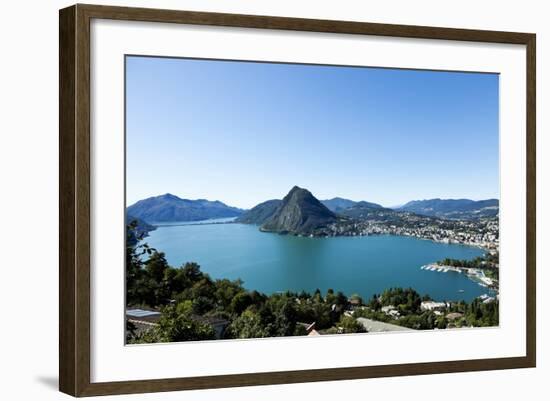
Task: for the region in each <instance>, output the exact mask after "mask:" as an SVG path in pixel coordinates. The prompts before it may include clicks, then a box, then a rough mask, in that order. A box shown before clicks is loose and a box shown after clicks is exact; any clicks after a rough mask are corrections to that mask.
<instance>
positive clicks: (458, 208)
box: [396, 198, 499, 220]
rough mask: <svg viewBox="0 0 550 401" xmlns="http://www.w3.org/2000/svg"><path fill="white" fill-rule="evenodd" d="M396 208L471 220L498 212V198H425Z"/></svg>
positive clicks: (421, 213) (445, 217) (427, 214)
mask: <svg viewBox="0 0 550 401" xmlns="http://www.w3.org/2000/svg"><path fill="white" fill-rule="evenodd" d="M396 210H398V211H406V212H412V213H416V214H420V215H424V216H432V217H438V218H440V219H463V220H472V219H477V218H482V217H494V216H497V215H498V212H499V201H498V199H486V200H480V201H473V200H470V199H439V198H437V199H427V200H416V201H411V202H409V203H407V204H405V205H403V206H401V207H399V208H397V209H396Z"/></svg>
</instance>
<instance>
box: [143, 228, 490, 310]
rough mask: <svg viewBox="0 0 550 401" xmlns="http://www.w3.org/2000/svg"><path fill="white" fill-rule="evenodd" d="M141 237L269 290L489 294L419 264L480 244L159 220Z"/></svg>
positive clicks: (175, 256)
mask: <svg viewBox="0 0 550 401" xmlns="http://www.w3.org/2000/svg"><path fill="white" fill-rule="evenodd" d="M145 242H147V243H149V245H151V246H152V247H153V248H156V249H157V250H159V251H162V252H164V253H165V254H166V258H167V260H168V262H169V264H170V265H171V266H174V267H178V266H181V265H182V264H183V263H185V262H197V263H198V264H199V265H200V266H201V270H202V271H203V272H206V273H208V274H209V275H210V276H211V277H213V278H228V279H232V280H233V279H241V280H243V282H244V287H245V288H247V289H249V290H258V291H260V292H264V293H267V294H271V293H274V292H278V291H286V290H291V291H296V292H299V291H301V290H305V291H308V292H313V291H315V289H317V288H319V289H320V290H321V291H322V292H323V293H325V292H326V290H327V289H329V288H332V289H334V291H342V292H343V293H344V294H346V295H347V296H350V295H351V294H354V293H357V294H359V295H361V296H362V297H363V298H364V299H366V300H367V299H369V298H370V297H371V296H372V295H373V294H376V293H380V292H382V291H383V290H384V289H387V288H390V287H412V288H414V289H416V290H417V291H418V292H419V293H420V294H421V295H424V294H429V295H430V296H431V297H432V298H433V299H436V300H449V301H450V300H461V299H464V300H465V301H471V300H472V299H473V298H475V297H478V296H480V295H482V294H485V293H490V291H489V290H488V289H487V288H484V287H482V286H480V285H479V284H477V283H475V282H473V281H471V280H470V279H468V278H467V277H466V276H465V275H464V274H459V273H455V272H447V273H443V272H435V271H427V270H421V269H420V267H421V266H423V265H426V264H428V263H433V262H435V261H438V260H441V259H443V258H446V257H449V258H455V259H471V258H474V257H476V256H481V255H483V253H484V252H483V250H481V249H479V248H474V247H469V246H463V245H454V244H442V243H436V242H432V241H427V240H422V239H417V238H411V237H400V236H386V235H384V236H368V237H332V238H306V237H294V236H289V235H279V234H273V233H264V232H260V231H259V230H258V227H256V226H253V225H245V224H237V223H229V224H191V225H169V226H162V227H158V228H157V229H156V230H155V231H152V232H151V233H150V235H149V237H147V238H145Z"/></svg>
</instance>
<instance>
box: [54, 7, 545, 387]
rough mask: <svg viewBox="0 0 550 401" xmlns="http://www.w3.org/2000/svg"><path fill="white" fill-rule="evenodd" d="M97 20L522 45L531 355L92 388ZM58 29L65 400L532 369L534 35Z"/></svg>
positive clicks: (183, 20)
mask: <svg viewBox="0 0 550 401" xmlns="http://www.w3.org/2000/svg"><path fill="white" fill-rule="evenodd" d="M94 18H98V19H110V20H126V21H144V22H164V23H174V24H194V25H210V26H223V27H240V28H259V29H275V30H288V31H310V32H324V33H342V34H355V35H375V36H391V37H401V38H421V39H440V40H451V41H473V42H488V43H504V44H520V45H525V46H526V49H527V50H526V54H527V58H526V60H525V63H526V71H527V82H526V88H527V93H526V99H527V109H526V110H527V119H526V121H525V124H526V132H527V159H526V160H527V177H526V182H527V193H526V204H527V217H526V219H527V227H526V234H527V242H526V244H525V246H526V254H527V259H526V267H527V272H526V274H527V277H526V283H527V288H526V294H527V299H526V307H527V308H526V311H525V313H526V327H525V332H526V351H527V352H526V356H523V357H509V358H493V359H475V360H461V361H440V362H430V363H409V364H400V365H381V366H365V367H348V368H329V369H315V370H298V371H281V372H258V373H251V374H231V375H222V376H202V377H188V378H186V377H182V378H166V379H155V380H135V381H121V382H101V383H92V382H91V380H90V362H91V355H90V344H91V335H90V318H91V316H90V296H91V294H90V254H91V252H90V211H91V205H90V174H91V171H90V121H91V118H90V21H91V20H92V19H94ZM59 29H60V37H59V49H60V53H59V57H60V59H59V60H60V64H59V65H60V69H59V73H60V75H59V93H60V103H59V126H60V141H59V151H60V164H59V183H60V184H59V225H60V235H59V243H60V245H59V256H60V264H59V280H60V281H59V284H60V286H59V321H60V325H59V358H60V361H59V388H60V390H61V391H62V392H64V393H67V394H70V395H73V396H95V395H105V394H123V393H144V392H156V391H173V390H189V389H207V388H221V387H236V386H252V385H267V384H282V383H298V382H316V381H325V380H348V379H363V378H375V377H389V376H401V375H420V374H434V373H449V372H465V371H480V370H492V369H511V368H527V367H534V366H535V363H536V304H535V301H536V272H535V251H536V248H535V247H536V245H535V244H536V240H535V237H536V234H535V232H536V226H535V221H536V210H535V207H536V201H535V196H536V189H535V159H536V154H535V119H536V111H535V65H536V62H535V46H536V45H535V42H536V37H535V35H534V34H530V33H514V32H495V31H482V30H467V29H450V28H435V27H422V26H405V25H389V24H373V23H363V22H348V21H329V20H313V19H299V18H282V17H267V16H254V15H237V14H218V13H203V12H192V11H171V10H156V9H142V8H125V7H110V6H96V5H80V4H78V5H74V6H72V7H68V8H65V9H62V10H60V15H59Z"/></svg>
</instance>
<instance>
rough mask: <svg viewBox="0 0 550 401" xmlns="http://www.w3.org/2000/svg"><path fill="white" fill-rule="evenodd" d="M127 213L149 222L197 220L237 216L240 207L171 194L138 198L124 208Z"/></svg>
mask: <svg viewBox="0 0 550 401" xmlns="http://www.w3.org/2000/svg"><path fill="white" fill-rule="evenodd" d="M126 211H127V213H128V214H130V215H132V216H135V217H138V218H140V219H143V220H145V221H147V222H149V223H161V222H175V221H199V220H208V219H218V218H224V217H237V216H240V215H241V214H242V213H243V210H242V209H238V208H236V207H231V206H227V205H226V204H225V203H222V202H220V201H209V200H206V199H197V200H191V199H182V198H179V197H177V196H175V195H172V194H165V195H160V196H154V197H151V198H147V199H143V200H140V201H139V202H136V203H134V204H133V205H131V206H128V208H127V209H126Z"/></svg>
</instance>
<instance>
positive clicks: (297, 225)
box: [261, 185, 336, 235]
mask: <svg viewBox="0 0 550 401" xmlns="http://www.w3.org/2000/svg"><path fill="white" fill-rule="evenodd" d="M334 221H336V215H335V214H334V213H333V212H331V211H330V210H329V209H328V208H327V207H326V206H325V205H323V204H322V203H321V202H320V201H319V200H318V199H317V198H316V197H315V196H313V195H312V194H311V192H309V191H308V190H307V189H305V188H300V187H298V186H296V185H295V186H294V187H292V189H291V190H290V191H289V193H288V194H287V195H286V196H285V197H284V198H283V200H282V202H281V203H280V204H279V206H278V207H277V209H276V210H275V213H274V214H273V216H271V218H270V219H269V220H267V221H266V222H265V223H264V224H263V225H262V227H261V229H262V230H263V231H272V232H279V233H291V234H305V235H308V234H311V233H313V232H314V231H315V230H316V229H318V228H321V227H324V226H326V225H328V224H330V223H333V222H334Z"/></svg>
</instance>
